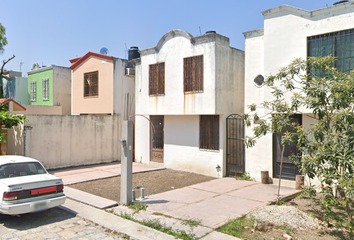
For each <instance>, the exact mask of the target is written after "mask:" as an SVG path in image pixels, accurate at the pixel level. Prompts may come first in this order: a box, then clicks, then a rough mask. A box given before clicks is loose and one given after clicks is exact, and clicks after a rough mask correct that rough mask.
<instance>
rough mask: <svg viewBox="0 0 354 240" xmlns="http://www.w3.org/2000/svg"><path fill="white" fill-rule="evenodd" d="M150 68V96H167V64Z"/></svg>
mask: <svg viewBox="0 0 354 240" xmlns="http://www.w3.org/2000/svg"><path fill="white" fill-rule="evenodd" d="M149 67H150V68H149V95H158V94H165V63H157V64H151V65H150V66H149Z"/></svg>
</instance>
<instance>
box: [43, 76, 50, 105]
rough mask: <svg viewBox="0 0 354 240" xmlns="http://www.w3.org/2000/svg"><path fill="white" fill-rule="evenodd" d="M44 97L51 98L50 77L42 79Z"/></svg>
mask: <svg viewBox="0 0 354 240" xmlns="http://www.w3.org/2000/svg"><path fill="white" fill-rule="evenodd" d="M42 98H43V100H49V78H46V79H43V80H42Z"/></svg>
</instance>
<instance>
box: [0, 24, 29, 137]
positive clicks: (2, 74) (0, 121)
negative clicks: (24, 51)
mask: <svg viewBox="0 0 354 240" xmlns="http://www.w3.org/2000/svg"><path fill="white" fill-rule="evenodd" d="M5 30H6V29H5V27H4V26H3V25H2V24H1V23H0V53H3V52H4V47H5V46H6V45H7V38H6V36H5V35H6V31H5ZM14 58H15V55H13V56H12V57H11V58H9V59H7V60H4V61H3V64H2V66H1V70H0V82H1V84H0V89H1V91H0V95H1V96H0V97H1V98H2V97H3V91H2V78H6V79H7V78H8V77H7V76H6V74H7V71H6V70H5V69H4V67H5V65H6V64H7V63H8V62H9V61H11V60H12V59H14ZM25 120H26V117H24V116H18V115H16V114H10V113H9V112H8V106H7V105H3V104H0V126H4V127H6V128H12V127H14V126H18V125H19V124H20V123H21V122H23V121H25ZM0 142H6V134H5V133H4V132H3V131H2V130H1V128H0Z"/></svg>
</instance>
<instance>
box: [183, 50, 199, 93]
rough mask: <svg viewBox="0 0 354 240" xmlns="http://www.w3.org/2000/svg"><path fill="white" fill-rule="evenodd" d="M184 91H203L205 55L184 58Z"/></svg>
mask: <svg viewBox="0 0 354 240" xmlns="http://www.w3.org/2000/svg"><path fill="white" fill-rule="evenodd" d="M183 70H184V92H202V91H203V55H200V56H194V57H188V58H184V67H183Z"/></svg>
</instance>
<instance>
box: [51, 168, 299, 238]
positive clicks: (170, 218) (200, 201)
mask: <svg viewBox="0 0 354 240" xmlns="http://www.w3.org/2000/svg"><path fill="white" fill-rule="evenodd" d="M161 169H164V168H159V167H153V166H149V165H144V164H139V163H133V172H134V173H135V172H146V171H155V170H161ZM51 173H53V174H54V175H56V176H59V177H61V178H62V179H63V181H64V184H65V185H67V184H72V183H78V182H83V181H91V180H95V179H101V178H107V177H114V176H118V175H120V164H118V163H114V164H104V165H101V166H97V165H96V166H92V167H89V166H88V167H81V168H74V169H65V170H60V171H51ZM64 190H65V194H66V195H67V197H68V198H69V199H68V201H67V202H66V203H65V204H64V207H66V208H68V209H71V210H72V211H75V212H77V213H79V216H81V217H83V218H85V219H88V220H91V221H93V222H95V223H97V224H100V225H102V226H104V227H108V228H110V229H112V230H116V231H117V232H122V233H125V234H128V235H129V236H131V237H134V238H137V239H173V238H171V236H170V235H166V234H163V233H160V232H158V233H156V231H155V230H153V229H150V228H147V227H144V226H141V225H140V224H138V223H135V222H132V221H129V220H126V219H123V218H118V217H117V216H115V215H114V214H112V213H108V212H105V211H103V210H100V209H98V208H107V207H112V206H116V205H117V203H116V202H114V201H111V200H108V199H105V198H102V197H100V196H95V195H92V194H89V193H85V192H82V191H79V190H76V189H72V188H70V187H68V186H65V188H64ZM280 193H281V197H282V198H286V197H288V196H290V195H293V194H296V193H298V191H297V190H295V189H294V188H289V187H281V190H280ZM71 199H72V200H71ZM276 199H277V186H276V185H272V184H270V185H265V184H261V183H257V182H251V181H237V180H235V179H234V178H221V179H215V180H211V181H208V182H203V183H199V184H195V185H192V186H188V187H185V188H181V189H176V190H171V191H168V192H164V193H160V194H155V195H150V196H147V197H146V198H145V199H142V200H141V201H140V202H141V203H146V204H147V205H148V208H147V211H140V212H138V213H134V212H132V210H131V209H129V208H127V207H125V206H118V207H112V208H111V209H110V210H112V211H113V212H114V213H116V214H124V213H125V214H129V215H131V216H132V218H133V219H135V220H137V221H140V222H142V221H143V220H157V221H159V222H160V223H161V224H166V226H171V227H172V228H173V229H175V230H185V231H186V232H191V231H192V232H193V233H194V234H196V237H198V238H202V239H204V240H217V239H230V240H231V239H237V238H234V237H231V236H228V235H225V234H222V233H219V232H216V231H214V230H215V229H216V228H218V227H220V226H222V225H224V224H225V223H226V222H227V221H228V220H229V219H234V218H239V217H242V216H244V215H246V214H247V213H249V212H250V211H252V210H254V209H256V208H258V207H261V206H264V205H268V204H269V203H270V202H273V201H276ZM73 200H75V201H73ZM80 202H81V203H80ZM82 203H85V204H82ZM88 205H91V206H95V208H93V207H90V206H88ZM101 215H102V216H101ZM98 216H100V217H98ZM111 218H112V219H111ZM116 218H118V219H116ZM187 220H195V221H199V222H200V225H199V226H196V227H192V228H191V227H190V226H187V225H186V222H187ZM149 229H150V231H151V232H149ZM137 232H138V233H137ZM140 233H144V234H140ZM165 235H166V236H165Z"/></svg>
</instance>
